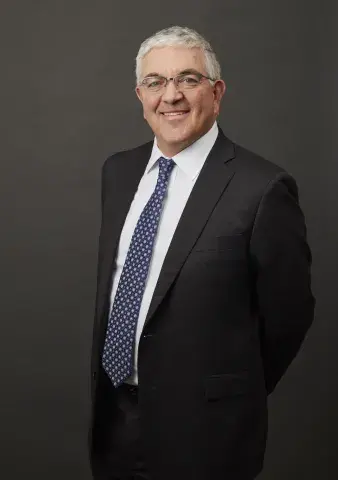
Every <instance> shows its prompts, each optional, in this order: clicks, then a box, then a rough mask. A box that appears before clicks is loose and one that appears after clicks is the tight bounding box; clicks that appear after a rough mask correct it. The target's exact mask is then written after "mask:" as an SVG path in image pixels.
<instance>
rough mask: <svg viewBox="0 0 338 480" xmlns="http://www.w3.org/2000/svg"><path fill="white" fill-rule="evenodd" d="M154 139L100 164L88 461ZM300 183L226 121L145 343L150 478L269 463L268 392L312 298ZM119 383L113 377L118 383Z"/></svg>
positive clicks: (106, 399) (245, 470) (108, 414)
mask: <svg viewBox="0 0 338 480" xmlns="http://www.w3.org/2000/svg"><path fill="white" fill-rule="evenodd" d="M151 147H152V142H150V143H147V144H145V145H142V146H140V147H138V148H135V149H133V150H130V151H125V152H121V153H118V154H115V155H113V156H112V157H110V158H109V159H108V160H107V161H106V162H105V165H104V167H103V176H102V227H101V234H100V245H99V259H98V284H97V299H96V318H95V326H94V335H93V349H92V401H93V402H92V405H93V408H92V428H91V431H90V448H91V461H92V468H93V471H94V473H95V472H96V471H97V468H98V466H99V463H100V462H99V455H100V449H101V448H102V442H103V440H102V438H103V436H104V433H103V432H104V427H105V426H106V425H107V423H109V422H113V421H114V408H113V405H114V398H113V396H112V397H111V396H109V395H108V394H107V390H105V388H104V385H105V378H104V376H103V375H102V371H101V368H100V358H101V353H102V349H103V342H104V336H105V329H106V325H107V317H108V308H109V296H110V289H111V282H112V276H113V273H114V263H115V262H114V258H115V254H116V249H117V245H118V240H119V236H120V233H121V229H122V227H123V223H124V220H125V217H126V215H127V213H128V209H129V206H130V204H131V202H132V200H133V196H134V193H135V191H136V189H137V186H138V183H139V181H140V179H141V176H142V174H143V172H144V169H145V166H146V164H147V162H148V160H149V157H150V153H151ZM310 263H311V254H310V250H309V248H308V245H307V241H306V228H305V224H304V217H303V214H302V211H301V209H300V207H299V204H298V196H297V186H296V183H295V181H294V180H293V178H292V177H291V176H290V175H289V174H288V173H286V172H285V171H284V170H283V169H282V168H280V167H278V166H276V165H274V164H272V163H270V162H268V161H266V160H264V159H262V158H261V157H259V156H257V155H255V154H253V153H252V152H249V151H248V150H246V149H244V148H242V147H240V146H237V145H235V144H234V143H232V142H231V141H230V140H229V139H227V138H226V137H225V136H224V134H223V133H222V131H220V133H219V135H218V138H217V140H216V143H215V145H214V147H213V148H212V150H211V153H210V154H209V156H208V158H207V160H206V162H205V164H204V166H203V169H202V171H201V173H200V175H199V177H198V179H197V182H196V184H195V186H194V188H193V191H192V193H191V195H190V197H189V199H188V202H187V205H186V207H185V210H184V212H183V215H182V217H181V219H180V222H179V224H178V226H177V230H176V231H175V235H174V237H173V240H172V243H171V245H170V248H169V251H168V253H167V256H166V258H165V261H164V265H163V268H162V271H161V274H160V277H159V281H158V283H157V286H156V290H155V292H154V296H153V299H152V302H151V306H150V309H149V312H148V315H147V319H146V323H145V327H144V330H143V334H142V337H141V340H140V346H139V360H138V367H139V405H140V411H141V415H142V429H143V430H142V431H143V438H144V449H145V455H146V461H147V464H148V467H149V469H150V472H151V474H152V475H153V476H152V477H151V478H153V479H154V480H173V479H175V480H179V479H184V480H213V479H214V480H220V479H222V478H224V479H226V480H235V479H236V480H237V479H250V478H251V479H252V478H254V477H255V476H256V474H257V473H258V472H259V471H260V470H261V468H262V463H263V457H264V450H265V443H266V432H267V395H268V394H269V393H270V392H272V390H273V389H274V388H275V386H276V384H277V382H278V381H279V380H280V378H281V377H282V375H283V374H284V372H285V370H286V369H287V367H288V365H289V364H290V362H291V361H292V359H293V358H294V357H295V355H296V353H297V351H298V350H299V348H300V345H301V343H302V341H303V339H304V336H305V334H306V331H307V330H308V328H309V326H310V324H311V322H312V319H313V311H314V303H315V302H314V298H313V296H312V293H311V288H310ZM111 391H112V389H111Z"/></svg>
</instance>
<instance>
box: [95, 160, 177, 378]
mask: <svg viewBox="0 0 338 480" xmlns="http://www.w3.org/2000/svg"><path fill="white" fill-rule="evenodd" d="M174 166H175V163H174V161H173V160H172V159H166V158H163V157H161V158H160V159H159V174H158V178H157V183H156V187H155V190H154V192H153V194H152V195H151V197H150V199H149V201H148V203H147V204H146V206H145V207H144V209H143V211H142V213H141V215H140V218H139V219H138V222H137V225H136V227H135V230H134V233H133V236H132V239H131V242H130V246H129V249H128V253H127V257H126V260H125V263H124V266H123V269H122V274H121V277H120V281H119V284H118V287H117V290H116V294H115V298H114V303H113V308H112V311H111V314H110V317H109V320H108V327H107V332H106V338H105V343H104V347H103V355H102V366H103V368H104V369H105V371H106V373H107V375H108V376H109V378H110V379H111V381H112V382H113V384H114V386H115V387H118V386H119V385H121V384H122V383H123V382H124V381H125V380H126V379H127V378H128V377H130V375H131V374H132V369H133V358H134V348H135V332H136V326H137V321H138V317H139V312H140V307H141V303H142V298H143V294H144V289H145V285H146V280H147V276H148V271H149V265H150V261H151V257H152V253H153V245H154V240H155V236H156V232H157V228H158V223H159V220H160V217H161V212H162V207H163V199H164V197H165V194H166V191H167V186H168V183H169V178H170V174H171V172H172V170H173V168H174Z"/></svg>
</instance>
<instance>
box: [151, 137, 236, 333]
mask: <svg viewBox="0 0 338 480" xmlns="http://www.w3.org/2000/svg"><path fill="white" fill-rule="evenodd" d="M234 156H235V151H234V146H233V144H232V143H231V142H230V140H228V139H227V138H226V137H225V136H224V134H223V132H222V131H221V130H220V131H219V135H218V137H217V140H216V142H215V145H214V146H213V148H212V149H211V152H210V154H209V156H208V157H207V159H206V161H205V163H204V165H203V168H202V170H201V172H200V175H199V177H198V179H197V181H196V183H195V185H194V187H193V189H192V192H191V194H190V196H189V199H188V201H187V204H186V206H185V209H184V211H183V214H182V216H181V218H180V221H179V223H178V226H177V228H176V230H175V234H174V236H173V239H172V242H171V244H170V247H169V250H168V252H167V255H166V258H165V260H164V263H163V266H162V269H161V273H160V276H159V279H158V282H157V285H156V288H155V291H154V295H153V298H152V301H151V304H150V307H149V310H148V314H147V317H146V321H145V325H146V324H147V323H148V322H149V321H150V319H151V318H152V316H153V315H154V313H155V311H156V309H157V308H158V306H159V305H160V303H161V302H162V300H163V298H164V297H165V295H166V293H167V291H168V290H169V288H170V286H171V285H172V283H173V282H174V280H175V278H176V277H177V275H178V273H179V272H180V270H181V268H182V266H183V264H184V262H185V260H186V258H187V257H188V255H189V253H190V251H191V250H192V248H193V246H194V244H195V243H196V241H197V240H198V237H199V236H200V234H201V232H202V230H203V228H204V226H205V224H206V223H207V221H208V218H209V216H210V215H211V213H212V210H213V209H214V206H215V205H216V203H217V201H218V199H219V197H220V196H221V195H222V193H223V191H224V190H225V188H226V187H227V185H228V183H229V182H230V180H231V178H232V177H233V175H234V166H233V162H229V160H231V159H232V158H234Z"/></svg>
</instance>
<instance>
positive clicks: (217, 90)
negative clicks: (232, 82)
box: [214, 80, 227, 103]
mask: <svg viewBox="0 0 338 480" xmlns="http://www.w3.org/2000/svg"><path fill="white" fill-rule="evenodd" d="M226 88H227V87H226V85H225V83H224V81H223V80H216V82H215V84H214V97H215V100H216V101H217V102H218V103H220V101H221V100H222V97H223V95H224V94H225V91H226Z"/></svg>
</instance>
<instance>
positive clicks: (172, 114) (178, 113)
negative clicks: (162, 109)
mask: <svg viewBox="0 0 338 480" xmlns="http://www.w3.org/2000/svg"><path fill="white" fill-rule="evenodd" d="M185 113H186V112H168V113H164V114H163V115H166V116H171V117H173V116H175V115H184V114H185Z"/></svg>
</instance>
